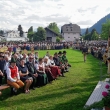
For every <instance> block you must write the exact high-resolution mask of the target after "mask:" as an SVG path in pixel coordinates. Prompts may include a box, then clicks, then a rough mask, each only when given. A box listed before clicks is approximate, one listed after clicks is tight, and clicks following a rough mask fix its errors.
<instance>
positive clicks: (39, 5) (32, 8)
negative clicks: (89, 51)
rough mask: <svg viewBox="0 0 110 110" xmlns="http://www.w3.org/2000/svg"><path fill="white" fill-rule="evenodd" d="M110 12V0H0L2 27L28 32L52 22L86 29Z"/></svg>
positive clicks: (0, 23)
mask: <svg viewBox="0 0 110 110" xmlns="http://www.w3.org/2000/svg"><path fill="white" fill-rule="evenodd" d="M109 12H110V8H109V0H106V2H105V0H101V1H100V0H97V1H96V0H92V1H90V0H85V1H81V0H69V1H67V0H0V28H4V29H5V28H9V29H17V27H18V25H19V24H21V25H22V27H23V29H24V30H25V31H27V30H28V28H29V27H30V26H33V27H34V28H37V27H38V26H43V27H46V26H47V25H48V24H49V23H51V22H56V23H57V24H58V26H59V27H61V26H62V25H64V24H67V23H70V22H72V23H76V24H78V25H80V27H81V28H86V27H88V26H92V25H93V24H94V23H95V22H97V21H98V20H99V19H100V18H102V17H103V16H105V15H107V14H108V13H109Z"/></svg>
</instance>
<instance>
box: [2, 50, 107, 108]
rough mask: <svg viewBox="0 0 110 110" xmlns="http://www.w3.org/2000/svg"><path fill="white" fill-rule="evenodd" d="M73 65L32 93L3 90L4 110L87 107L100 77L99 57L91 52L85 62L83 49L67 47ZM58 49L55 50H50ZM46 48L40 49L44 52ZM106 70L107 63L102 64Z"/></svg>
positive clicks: (104, 72)
mask: <svg viewBox="0 0 110 110" xmlns="http://www.w3.org/2000/svg"><path fill="white" fill-rule="evenodd" d="M66 51H67V57H68V60H69V62H70V64H71V65H72V67H71V68H70V72H68V73H65V76H66V77H59V78H58V79H57V80H55V81H53V83H52V84H48V85H46V86H44V87H41V88H36V90H31V93H30V94H23V93H21V94H19V95H17V96H13V97H9V89H7V90H4V91H3V95H2V96H1V97H0V110H83V106H84V105H85V103H86V101H87V99H88V98H89V96H90V94H91V92H92V91H93V89H94V88H95V86H96V84H97V82H98V81H99V79H100V66H99V60H98V59H96V58H94V57H92V56H91V55H88V57H87V62H86V63H84V62H83V56H82V53H81V52H80V51H77V50H72V49H70V50H66ZM54 52H56V51H55V50H51V51H50V54H53V53H54ZM45 53H46V51H39V54H40V56H44V55H45ZM102 67H103V68H102V69H103V74H106V73H107V67H106V66H105V65H104V64H103V65H102Z"/></svg>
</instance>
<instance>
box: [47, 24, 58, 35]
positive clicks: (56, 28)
mask: <svg viewBox="0 0 110 110" xmlns="http://www.w3.org/2000/svg"><path fill="white" fill-rule="evenodd" d="M47 27H48V28H49V29H51V30H53V31H54V32H56V33H58V34H59V33H60V29H59V28H58V26H57V24H56V23H55V22H53V23H50V24H49V25H48V26H47Z"/></svg>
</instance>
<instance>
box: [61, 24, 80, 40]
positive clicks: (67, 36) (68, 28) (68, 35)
mask: <svg viewBox="0 0 110 110" xmlns="http://www.w3.org/2000/svg"><path fill="white" fill-rule="evenodd" d="M61 34H62V37H63V38H64V40H65V41H77V40H79V39H80V37H81V36H80V34H81V29H80V26H78V25H77V24H72V23H70V24H65V25H63V26H62V27H61Z"/></svg>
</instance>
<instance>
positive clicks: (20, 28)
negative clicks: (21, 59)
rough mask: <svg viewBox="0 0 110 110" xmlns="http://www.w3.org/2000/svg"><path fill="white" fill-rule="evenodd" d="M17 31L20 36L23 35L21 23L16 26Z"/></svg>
mask: <svg viewBox="0 0 110 110" xmlns="http://www.w3.org/2000/svg"><path fill="white" fill-rule="evenodd" d="M18 31H19V32H20V36H21V37H23V29H22V27H21V25H19V26H18Z"/></svg>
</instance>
